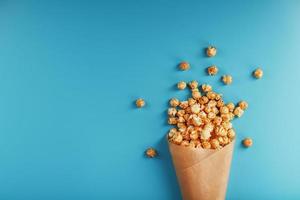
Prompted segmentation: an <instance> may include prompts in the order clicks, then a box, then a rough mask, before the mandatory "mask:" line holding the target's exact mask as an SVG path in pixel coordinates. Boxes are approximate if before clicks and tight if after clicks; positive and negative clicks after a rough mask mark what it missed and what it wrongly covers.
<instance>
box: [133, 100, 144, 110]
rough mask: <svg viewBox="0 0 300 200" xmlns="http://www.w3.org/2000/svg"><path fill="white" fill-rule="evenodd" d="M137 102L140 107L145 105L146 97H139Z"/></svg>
mask: <svg viewBox="0 0 300 200" xmlns="http://www.w3.org/2000/svg"><path fill="white" fill-rule="evenodd" d="M135 104H136V106H137V107H138V108H142V107H144V106H145V104H146V103H145V101H144V99H137V100H136V101H135Z"/></svg>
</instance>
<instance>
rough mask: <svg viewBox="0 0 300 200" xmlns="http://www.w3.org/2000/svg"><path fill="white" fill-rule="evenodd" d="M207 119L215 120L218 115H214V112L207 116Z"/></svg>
mask: <svg viewBox="0 0 300 200" xmlns="http://www.w3.org/2000/svg"><path fill="white" fill-rule="evenodd" d="M207 117H208V119H214V118H215V117H216V114H215V113H213V112H209V113H208V114H207Z"/></svg>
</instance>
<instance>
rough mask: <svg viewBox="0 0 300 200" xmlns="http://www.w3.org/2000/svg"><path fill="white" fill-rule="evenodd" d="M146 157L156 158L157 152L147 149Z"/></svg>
mask: <svg viewBox="0 0 300 200" xmlns="http://www.w3.org/2000/svg"><path fill="white" fill-rule="evenodd" d="M146 155H147V156H148V157H149V158H154V157H155V156H157V152H156V150H155V149H154V148H148V149H147V150H146Z"/></svg>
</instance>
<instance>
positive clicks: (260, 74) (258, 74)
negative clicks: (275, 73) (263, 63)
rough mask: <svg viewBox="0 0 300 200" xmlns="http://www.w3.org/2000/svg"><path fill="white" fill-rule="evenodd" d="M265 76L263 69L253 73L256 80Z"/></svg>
mask: <svg viewBox="0 0 300 200" xmlns="http://www.w3.org/2000/svg"><path fill="white" fill-rule="evenodd" d="M263 74H264V72H263V70H262V69H261V68H257V69H256V70H254V72H253V76H254V77H255V78H257V79H260V78H262V76H263Z"/></svg>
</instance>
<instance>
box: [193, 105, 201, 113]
mask: <svg viewBox="0 0 300 200" xmlns="http://www.w3.org/2000/svg"><path fill="white" fill-rule="evenodd" d="M200 110H201V109H200V104H198V103H196V104H194V105H192V106H191V111H192V113H195V114H197V113H199V112H200Z"/></svg>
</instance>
